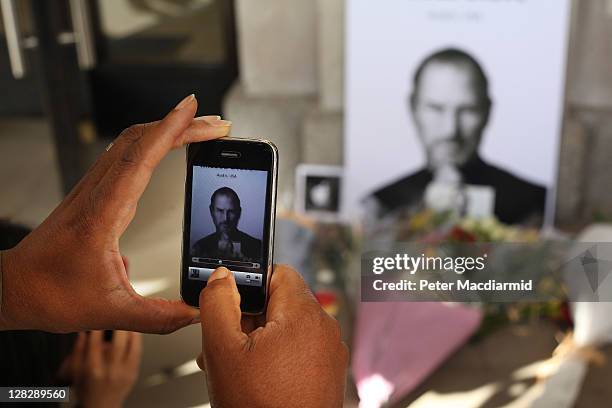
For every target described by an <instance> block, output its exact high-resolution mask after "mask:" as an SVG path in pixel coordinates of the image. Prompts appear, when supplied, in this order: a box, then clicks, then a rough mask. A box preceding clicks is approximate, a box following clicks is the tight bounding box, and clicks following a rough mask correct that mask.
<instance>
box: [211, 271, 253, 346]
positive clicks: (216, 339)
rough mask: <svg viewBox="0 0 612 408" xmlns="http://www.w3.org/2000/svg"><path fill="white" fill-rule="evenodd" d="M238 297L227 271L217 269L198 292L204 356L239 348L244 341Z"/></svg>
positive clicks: (231, 277)
mask: <svg viewBox="0 0 612 408" xmlns="http://www.w3.org/2000/svg"><path fill="white" fill-rule="evenodd" d="M241 316H242V314H241V312H240V294H239V293H238V288H237V287H236V281H235V280H234V276H233V274H232V273H231V272H230V271H229V269H227V268H224V267H221V268H217V269H216V270H215V271H214V272H213V273H212V275H210V278H208V282H207V284H206V287H205V288H204V289H203V290H202V292H201V293H200V319H201V321H202V350H203V352H204V354H205V355H206V356H210V355H215V354H217V352H219V351H222V350H226V349H228V348H233V347H235V346H239V345H241V344H242V342H243V341H245V340H246V339H247V335H246V334H244V333H243V332H242V329H241V326H240V318H241Z"/></svg>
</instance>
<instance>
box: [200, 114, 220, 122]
mask: <svg viewBox="0 0 612 408" xmlns="http://www.w3.org/2000/svg"><path fill="white" fill-rule="evenodd" d="M219 119H221V116H219V115H206V116H198V117H197V118H194V120H203V121H205V122H209V121H211V120H219Z"/></svg>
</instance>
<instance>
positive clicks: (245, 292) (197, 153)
mask: <svg viewBox="0 0 612 408" xmlns="http://www.w3.org/2000/svg"><path fill="white" fill-rule="evenodd" d="M222 152H233V153H236V152H237V153H239V155H238V156H239V157H224V156H222V155H221V153H222ZM277 154H278V153H277V151H276V148H275V147H274V145H273V144H271V143H270V142H267V141H259V140H252V139H236V138H222V139H216V140H211V141H206V142H198V143H192V144H190V145H189V146H188V147H187V172H186V177H185V206H184V207H185V208H184V214H183V217H184V218H183V249H182V260H181V297H182V298H183V300H184V301H185V303H187V304H188V305H191V306H194V307H198V306H199V295H200V292H201V291H202V289H204V288H205V287H206V282H205V281H196V280H190V279H189V278H188V271H189V262H188V260H189V259H190V249H191V246H190V244H191V243H190V234H191V203H192V181H193V167H194V166H206V167H218V168H230V169H250V170H265V171H267V172H268V179H267V186H266V214H265V219H264V223H265V224H264V234H263V237H262V238H263V239H262V247H263V248H262V249H263V250H262V252H263V259H262V273H263V282H264V285H262V286H261V287H257V286H244V285H238V291H239V293H240V309H241V310H242V312H243V313H246V314H261V313H263V312H264V310H265V307H266V301H267V296H268V293H267V292H268V283H269V278H270V276H269V275H270V273H271V272H272V267H271V266H272V257H273V239H272V238H273V236H274V209H275V203H274V200H275V199H276V191H275V189H276V177H277V174H276V172H277V161H278V156H277ZM186 261H187V262H186Z"/></svg>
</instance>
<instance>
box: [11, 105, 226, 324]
mask: <svg viewBox="0 0 612 408" xmlns="http://www.w3.org/2000/svg"><path fill="white" fill-rule="evenodd" d="M196 109H197V101H196V99H195V98H194V97H193V95H190V96H189V97H187V98H185V99H184V100H183V101H181V103H180V104H179V105H177V107H176V108H174V109H173V110H172V111H171V112H170V113H168V115H167V116H166V117H165V118H164V119H163V120H161V121H158V122H153V123H148V124H142V125H135V126H131V127H130V128H128V129H126V130H125V131H124V132H122V133H121V135H120V136H119V137H118V138H117V139H116V140H115V142H114V145H113V146H112V148H111V149H110V150H108V151H106V152H105V153H104V154H102V155H101V156H100V158H99V159H98V160H97V162H96V163H95V164H94V165H93V166H92V167H91V168H90V169H89V170H88V172H87V174H86V175H85V176H84V177H83V179H81V181H80V182H79V183H78V184H77V186H76V187H75V188H74V189H73V190H72V191H71V192H70V194H69V195H68V196H67V197H66V198H65V199H64V201H62V203H61V204H60V205H59V206H58V207H57V208H56V209H55V210H54V211H53V212H52V213H51V215H49V217H48V218H47V219H46V220H45V221H44V222H43V223H42V224H41V225H40V226H39V227H38V228H36V229H35V230H34V231H33V232H32V233H31V234H29V235H28V236H27V237H26V238H25V239H24V240H23V241H22V242H21V243H20V244H19V245H18V246H17V247H15V248H13V249H10V250H8V251H4V252H3V253H2V259H1V260H2V282H3V291H2V292H3V296H2V309H1V315H0V329H2V330H8V329H37V330H44V331H49V332H74V331H85V330H91V329H121V330H129V331H140V332H149V333H169V332H172V331H174V330H177V329H179V328H181V327H184V326H186V325H188V324H190V323H195V322H198V321H199V313H198V311H197V310H195V309H193V308H191V307H189V306H187V305H186V304H184V303H183V302H181V301H169V300H166V299H150V298H144V297H142V296H140V295H138V294H137V293H136V292H135V291H134V289H133V288H132V285H131V284H130V281H129V280H128V277H127V272H126V268H125V265H124V262H123V259H122V256H121V252H120V250H119V239H120V237H121V235H122V234H123V232H124V231H125V229H126V228H127V226H128V225H129V223H130V222H131V221H132V219H133V218H134V214H135V213H136V207H137V205H138V200H139V199H140V197H141V195H142V193H143V192H144V190H145V188H146V186H147V184H148V183H149V180H150V178H151V175H152V173H153V170H154V169H155V167H156V166H157V165H158V164H159V162H160V161H161V159H162V158H163V157H164V156H165V155H166V154H167V153H168V152H169V151H170V150H171V149H174V148H178V147H182V146H184V145H185V144H187V143H191V142H196V141H202V140H209V139H214V138H218V137H222V136H226V135H227V134H228V133H229V129H230V123H229V122H227V121H222V120H219V117H212V116H207V117H202V118H196V119H194V115H195V112H196Z"/></svg>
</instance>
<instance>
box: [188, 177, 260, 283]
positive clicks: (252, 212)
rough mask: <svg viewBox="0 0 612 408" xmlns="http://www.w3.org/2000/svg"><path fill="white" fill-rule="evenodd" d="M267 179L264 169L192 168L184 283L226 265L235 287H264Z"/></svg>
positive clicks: (200, 277) (202, 277)
mask: <svg viewBox="0 0 612 408" xmlns="http://www.w3.org/2000/svg"><path fill="white" fill-rule="evenodd" d="M267 179H268V172H267V171H263V170H245V169H228V168H216V167H203V166H194V167H193V178H192V180H193V182H192V183H193V184H192V190H191V191H192V195H191V197H192V202H191V231H190V234H191V235H190V248H191V249H190V261H191V262H190V265H189V279H191V280H204V281H206V280H208V277H209V276H210V275H211V273H212V272H213V271H214V270H215V268H217V267H219V266H225V267H226V268H228V269H229V270H231V271H232V272H233V274H234V277H235V278H236V283H237V284H239V285H247V286H262V285H263V274H262V271H263V268H264V267H265V265H263V263H264V249H265V248H264V244H263V240H264V228H265V225H264V224H265V214H266V185H267Z"/></svg>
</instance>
